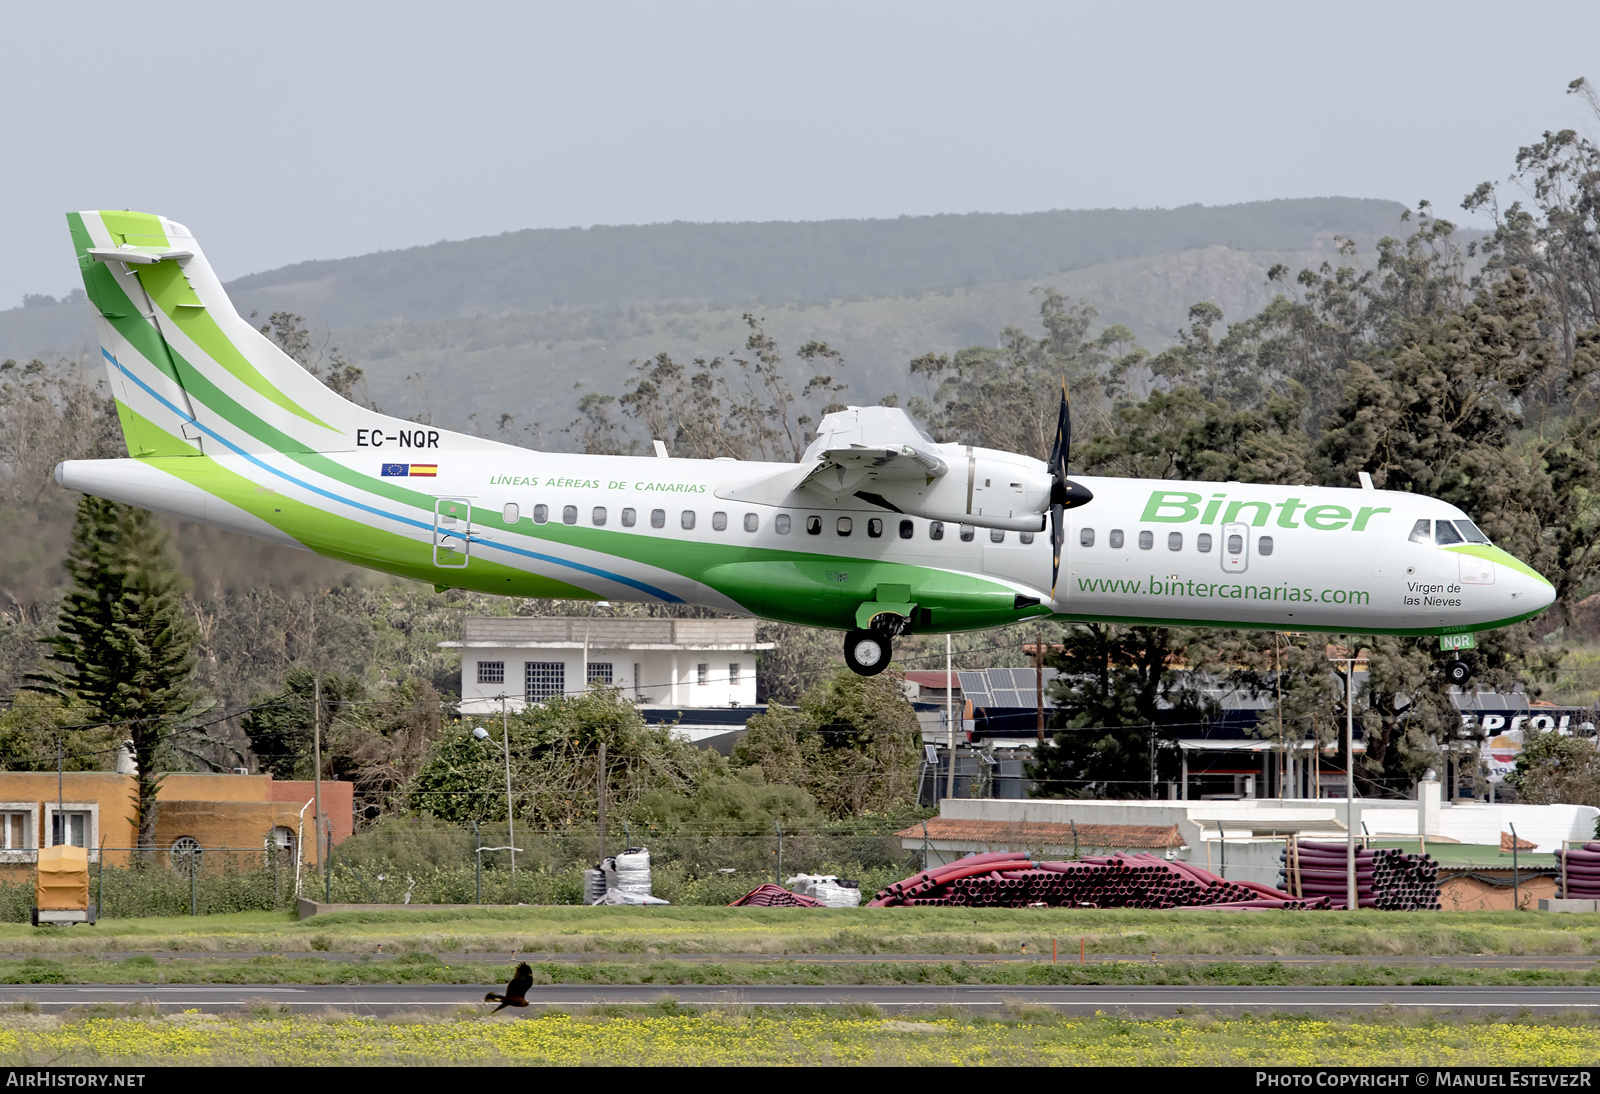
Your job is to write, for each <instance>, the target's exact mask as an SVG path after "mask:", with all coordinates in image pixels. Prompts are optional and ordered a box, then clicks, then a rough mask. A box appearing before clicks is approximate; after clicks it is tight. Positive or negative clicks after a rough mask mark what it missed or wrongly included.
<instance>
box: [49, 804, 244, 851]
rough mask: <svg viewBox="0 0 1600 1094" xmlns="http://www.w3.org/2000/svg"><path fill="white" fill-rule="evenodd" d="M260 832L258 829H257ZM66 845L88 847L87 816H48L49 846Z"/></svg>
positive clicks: (71, 812)
mask: <svg viewBox="0 0 1600 1094" xmlns="http://www.w3.org/2000/svg"><path fill="white" fill-rule="evenodd" d="M63 823H65V825H66V836H65V838H63V836H62V825H63ZM257 831H260V829H257ZM62 844H67V845H68V846H71V847H87V846H89V814H88V813H85V812H78V811H76V810H71V809H68V810H64V811H63V812H60V813H55V812H52V813H51V814H50V846H51V847H59V846H61V845H62Z"/></svg>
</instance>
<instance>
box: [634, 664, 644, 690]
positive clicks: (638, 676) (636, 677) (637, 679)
mask: <svg viewBox="0 0 1600 1094" xmlns="http://www.w3.org/2000/svg"><path fill="white" fill-rule="evenodd" d="M641 680H642V676H641V674H640V672H639V662H637V661H635V662H634V663H633V697H634V698H635V699H638V698H640V696H641V695H642V694H643V693H642V692H640V690H639V687H640V683H641Z"/></svg>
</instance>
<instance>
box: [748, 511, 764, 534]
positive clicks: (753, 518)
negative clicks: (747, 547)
mask: <svg viewBox="0 0 1600 1094" xmlns="http://www.w3.org/2000/svg"><path fill="white" fill-rule="evenodd" d="M760 527H761V518H760V517H759V516H757V515H756V514H754V513H746V514H745V515H744V530H745V531H746V532H754V531H755V530H756V529H758V528H760Z"/></svg>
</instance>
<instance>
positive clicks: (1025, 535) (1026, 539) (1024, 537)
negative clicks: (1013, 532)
mask: <svg viewBox="0 0 1600 1094" xmlns="http://www.w3.org/2000/svg"><path fill="white" fill-rule="evenodd" d="M1017 538H1018V539H1020V540H1021V541H1022V542H1023V543H1032V542H1033V533H1032V532H1018V533H1017Z"/></svg>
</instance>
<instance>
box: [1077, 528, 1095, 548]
mask: <svg viewBox="0 0 1600 1094" xmlns="http://www.w3.org/2000/svg"><path fill="white" fill-rule="evenodd" d="M1078 546H1079V547H1093V546H1094V529H1093V528H1082V529H1079V531H1078Z"/></svg>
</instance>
